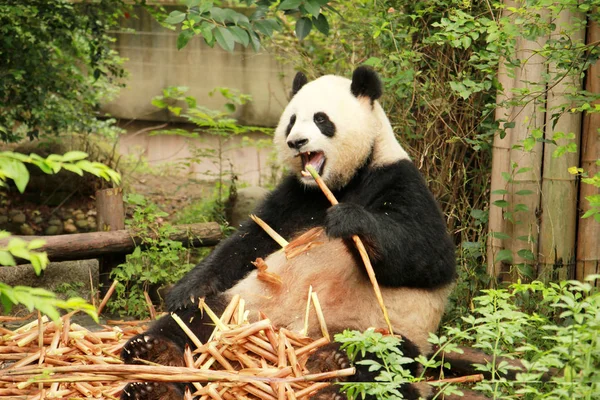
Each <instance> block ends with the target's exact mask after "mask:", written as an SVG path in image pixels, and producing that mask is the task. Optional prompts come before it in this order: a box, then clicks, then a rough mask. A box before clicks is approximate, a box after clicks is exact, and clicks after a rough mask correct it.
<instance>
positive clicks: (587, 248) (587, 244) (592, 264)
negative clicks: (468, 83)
mask: <svg viewBox="0 0 600 400" xmlns="http://www.w3.org/2000/svg"><path fill="white" fill-rule="evenodd" d="M593 12H595V13H597V12H598V9H595V10H594V11H593ZM589 23H590V25H589V27H588V32H587V43H598V42H600V25H599V24H598V22H596V21H593V20H592V19H590V21H589ZM585 88H586V90H587V91H588V92H590V93H594V94H596V95H597V94H599V93H600V62H595V63H594V64H592V65H590V67H589V69H588V71H587V74H586V86H585ZM598 104H600V101H596V102H594V106H595V107H598ZM599 131H600V114H599V113H595V112H588V113H586V114H585V116H584V119H583V131H582V140H581V168H583V170H584V171H586V172H587V174H588V176H589V177H593V176H594V175H595V174H596V173H598V172H600V166H598V165H597V164H596V161H597V160H598V159H600V138H599V137H598V132H599ZM593 195H600V189H599V188H597V187H595V186H594V185H591V184H586V183H581V184H580V185H579V209H580V211H581V213H582V215H583V214H585V213H586V212H588V211H590V209H591V207H590V203H589V202H588V200H587V199H586V197H588V196H593ZM577 230H578V232H577V272H576V277H577V279H578V280H580V281H582V282H583V281H584V279H585V278H586V276H588V275H590V274H598V273H600V240H598V238H600V224H599V223H598V221H596V220H595V219H594V218H581V219H579V226H578V229H577ZM596 284H597V285H600V282H598V283H596Z"/></svg>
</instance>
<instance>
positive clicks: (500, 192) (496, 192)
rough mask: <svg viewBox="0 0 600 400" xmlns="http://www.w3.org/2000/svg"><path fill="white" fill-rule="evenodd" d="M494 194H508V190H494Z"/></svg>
mask: <svg viewBox="0 0 600 400" xmlns="http://www.w3.org/2000/svg"><path fill="white" fill-rule="evenodd" d="M492 194H508V190H506V189H498V190H492Z"/></svg>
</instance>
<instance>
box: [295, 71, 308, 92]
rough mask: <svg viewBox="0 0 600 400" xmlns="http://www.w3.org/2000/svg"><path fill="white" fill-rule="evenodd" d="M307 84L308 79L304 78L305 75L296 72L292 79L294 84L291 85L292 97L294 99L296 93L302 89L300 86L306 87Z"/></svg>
mask: <svg viewBox="0 0 600 400" xmlns="http://www.w3.org/2000/svg"><path fill="white" fill-rule="evenodd" d="M307 83H308V78H307V77H306V75H304V74H303V73H302V72H298V73H297V74H296V76H295V77H294V83H292V96H291V97H294V96H295V95H296V93H298V91H299V90H300V89H302V86H304V85H306V84H307Z"/></svg>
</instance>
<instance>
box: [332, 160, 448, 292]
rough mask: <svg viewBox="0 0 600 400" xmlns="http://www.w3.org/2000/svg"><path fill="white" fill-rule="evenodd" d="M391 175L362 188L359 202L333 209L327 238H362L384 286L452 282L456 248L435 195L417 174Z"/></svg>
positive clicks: (357, 200)
mask: <svg viewBox="0 0 600 400" xmlns="http://www.w3.org/2000/svg"><path fill="white" fill-rule="evenodd" d="M395 175H398V174H390V175H388V176H387V179H386V178H382V179H376V180H375V181H377V182H378V184H377V186H372V187H367V188H363V189H362V190H361V192H362V193H363V194H364V195H363V196H362V197H359V198H353V199H352V200H354V201H351V202H347V203H340V204H339V205H337V206H334V207H331V208H330V209H329V210H328V213H327V219H326V229H327V234H328V235H329V236H332V237H340V238H345V239H347V238H350V237H351V236H352V235H358V236H359V237H361V239H362V240H363V242H365V245H366V247H367V249H368V251H369V256H370V258H371V261H372V263H373V268H374V270H375V274H376V276H377V279H378V280H379V282H380V284H382V285H384V286H392V287H398V286H409V287H421V288H433V287H437V286H440V285H443V284H446V283H449V282H451V281H452V280H453V279H454V276H455V258H454V257H455V255H454V244H453V243H452V241H451V239H450V237H449V235H448V234H447V231H446V225H445V222H444V219H443V216H442V213H441V211H440V210H439V207H438V205H437V203H436V201H435V199H434V198H433V195H432V194H431V193H430V192H429V189H428V188H427V186H426V185H425V182H424V181H423V180H422V178H421V176H420V175H418V171H416V169H415V170H414V171H412V170H409V173H407V172H404V173H403V174H401V175H399V176H395ZM379 185H381V186H379ZM378 189H382V190H378Z"/></svg>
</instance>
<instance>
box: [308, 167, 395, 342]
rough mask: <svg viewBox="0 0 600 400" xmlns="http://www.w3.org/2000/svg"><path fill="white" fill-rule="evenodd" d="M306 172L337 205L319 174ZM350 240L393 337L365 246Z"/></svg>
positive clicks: (354, 237)
mask: <svg viewBox="0 0 600 400" xmlns="http://www.w3.org/2000/svg"><path fill="white" fill-rule="evenodd" d="M306 170H307V171H308V172H309V173H310V174H311V175H312V177H313V178H314V180H315V181H316V182H317V185H319V188H321V190H322V191H323V193H324V194H325V197H327V199H328V200H329V202H330V203H331V204H332V205H334V206H335V205H337V204H339V203H338V201H337V199H336V198H335V196H334V195H333V193H332V192H331V190H329V188H328V187H327V185H325V182H324V181H323V179H321V177H320V176H319V173H318V172H317V170H316V169H314V167H313V166H312V165H307V166H306ZM352 240H353V241H354V244H355V245H356V248H357V249H358V252H359V253H360V257H361V258H362V261H363V263H364V264H365V269H366V270H367V274H368V275H369V279H370V280H371V284H372V285H373V290H374V291H375V297H377V301H378V302H379V307H381V311H382V312H383V318H384V319H385V322H386V323H387V326H388V330H389V331H390V334H392V335H393V334H394V329H393V328H392V323H391V322H390V317H389V315H388V312H387V308H386V307H385V304H384V303H383V296H382V295H381V289H380V288H379V283H377V278H376V277H375V271H374V270H373V266H372V265H371V260H369V255H368V254H367V250H366V249H365V246H364V244H363V242H362V240H360V238H359V237H358V235H353V236H352Z"/></svg>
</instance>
